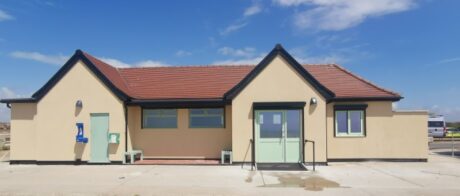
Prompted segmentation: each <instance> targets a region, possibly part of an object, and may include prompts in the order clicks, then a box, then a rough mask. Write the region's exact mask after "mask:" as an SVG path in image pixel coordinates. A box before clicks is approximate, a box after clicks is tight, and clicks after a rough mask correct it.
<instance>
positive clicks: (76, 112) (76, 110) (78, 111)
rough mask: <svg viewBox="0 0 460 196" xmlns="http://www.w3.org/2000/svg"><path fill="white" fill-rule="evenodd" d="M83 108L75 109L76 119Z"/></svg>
mask: <svg viewBox="0 0 460 196" xmlns="http://www.w3.org/2000/svg"><path fill="white" fill-rule="evenodd" d="M81 109H82V108H81V107H75V117H77V116H78V115H79V114H80V112H81Z"/></svg>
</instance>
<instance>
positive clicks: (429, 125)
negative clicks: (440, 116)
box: [428, 121, 444, 127]
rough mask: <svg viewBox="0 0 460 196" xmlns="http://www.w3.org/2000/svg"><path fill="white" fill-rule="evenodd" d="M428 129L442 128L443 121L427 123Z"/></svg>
mask: <svg viewBox="0 0 460 196" xmlns="http://www.w3.org/2000/svg"><path fill="white" fill-rule="evenodd" d="M428 127H444V122H443V121H428Z"/></svg>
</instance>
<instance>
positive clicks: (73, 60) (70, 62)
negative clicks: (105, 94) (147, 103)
mask: <svg viewBox="0 0 460 196" xmlns="http://www.w3.org/2000/svg"><path fill="white" fill-rule="evenodd" d="M79 60H81V61H82V62H83V64H85V65H86V66H87V67H88V68H89V69H90V70H91V71H92V72H93V73H94V74H95V75H96V76H97V78H98V79H100V80H101V81H102V83H104V85H106V86H107V87H108V88H109V89H110V90H111V91H112V92H113V93H114V94H115V95H116V96H117V97H118V98H119V99H120V100H122V101H126V100H128V99H129V96H128V95H126V94H125V93H124V92H122V91H121V90H119V89H118V88H117V87H115V85H114V84H113V83H112V82H111V81H110V80H109V79H108V78H107V77H106V76H105V75H104V74H103V73H102V72H101V71H100V70H99V69H98V68H97V67H96V66H95V65H94V64H93V63H92V62H91V61H90V60H89V59H88V58H87V57H86V56H85V55H84V54H83V52H82V51H81V50H77V51H75V54H74V55H73V56H72V57H71V58H70V59H69V60H68V61H67V62H66V63H65V64H64V66H62V68H61V69H59V71H58V72H57V73H56V74H54V75H53V77H51V79H50V80H48V82H46V84H45V85H44V86H43V87H41V88H40V89H39V90H38V91H37V92H35V93H34V94H33V95H32V98H33V99H34V100H36V101H39V100H40V99H41V98H43V97H44V96H45V95H46V94H47V93H48V92H49V91H50V90H51V89H52V88H53V87H54V86H55V85H56V84H57V83H58V82H59V81H60V80H61V79H62V78H63V77H64V76H65V74H66V73H67V72H68V71H70V69H72V67H73V66H74V65H75V64H76V63H77V62H78V61H79Z"/></svg>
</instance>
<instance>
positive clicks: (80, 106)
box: [75, 100, 83, 108]
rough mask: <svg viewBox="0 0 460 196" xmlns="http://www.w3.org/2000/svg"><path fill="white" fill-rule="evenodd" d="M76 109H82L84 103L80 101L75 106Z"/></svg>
mask: <svg viewBox="0 0 460 196" xmlns="http://www.w3.org/2000/svg"><path fill="white" fill-rule="evenodd" d="M75 107H77V108H82V107H83V102H82V101H81V100H78V101H77V103H76V104H75Z"/></svg>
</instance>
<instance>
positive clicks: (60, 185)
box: [0, 153, 460, 196]
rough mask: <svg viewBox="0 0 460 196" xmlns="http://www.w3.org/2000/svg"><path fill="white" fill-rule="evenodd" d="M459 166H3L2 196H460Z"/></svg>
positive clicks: (435, 158) (439, 161) (438, 160)
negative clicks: (257, 168)
mask: <svg viewBox="0 0 460 196" xmlns="http://www.w3.org/2000/svg"><path fill="white" fill-rule="evenodd" d="M459 168H460V159H457V158H451V157H448V156H440V155H438V154H435V153H432V154H431V155H430V159H429V162H428V163H389V162H364V163H332V164H331V165H330V166H319V167H317V172H309V171H306V172H305V171H304V172H299V171H295V172H281V171H257V172H256V171H250V170H249V169H250V167H249V166H246V167H244V168H241V166H239V165H233V166H168V165H127V166H125V165H109V166H98V165H81V166H37V165H9V164H8V163H5V162H3V163H0V195H5V194H20V195H29V194H33V195H50V194H54V195H68V194H72V195H305V194H307V193H308V194H313V195H341V196H345V195H437V196H440V195H442V196H445V195H459V194H460V186H459V184H460V169H459Z"/></svg>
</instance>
